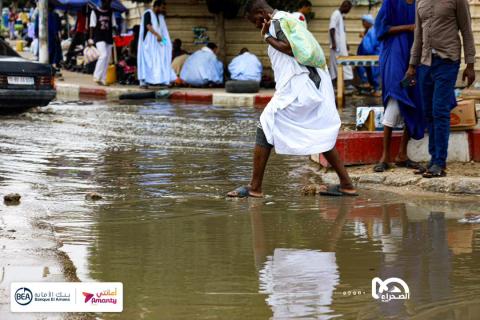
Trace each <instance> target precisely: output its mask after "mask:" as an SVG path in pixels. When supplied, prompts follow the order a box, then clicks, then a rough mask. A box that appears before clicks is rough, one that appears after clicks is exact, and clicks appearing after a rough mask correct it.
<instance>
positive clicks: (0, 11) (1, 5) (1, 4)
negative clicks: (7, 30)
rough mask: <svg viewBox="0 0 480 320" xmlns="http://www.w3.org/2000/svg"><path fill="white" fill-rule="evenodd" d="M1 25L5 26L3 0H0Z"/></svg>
mask: <svg viewBox="0 0 480 320" xmlns="http://www.w3.org/2000/svg"><path fill="white" fill-rule="evenodd" d="M0 26H3V0H0Z"/></svg>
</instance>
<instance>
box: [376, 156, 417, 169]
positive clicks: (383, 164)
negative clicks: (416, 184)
mask: <svg viewBox="0 0 480 320" xmlns="http://www.w3.org/2000/svg"><path fill="white" fill-rule="evenodd" d="M395 165H396V166H397V167H399V168H408V169H415V170H418V169H419V168H420V167H421V165H420V164H419V163H418V162H415V161H412V160H410V159H407V160H404V161H397V162H395ZM388 169H390V165H389V164H388V163H386V162H380V163H377V164H376V165H375V167H373V171H375V172H385V171H387V170H388Z"/></svg>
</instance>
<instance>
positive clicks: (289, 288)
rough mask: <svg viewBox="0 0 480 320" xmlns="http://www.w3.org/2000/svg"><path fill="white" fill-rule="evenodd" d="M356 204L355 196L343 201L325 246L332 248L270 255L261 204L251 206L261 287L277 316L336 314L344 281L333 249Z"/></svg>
mask: <svg viewBox="0 0 480 320" xmlns="http://www.w3.org/2000/svg"><path fill="white" fill-rule="evenodd" d="M346 200H347V199H346ZM348 200H350V199H348ZM353 204H354V201H353V199H352V201H341V202H340V208H339V210H338V214H337V215H336V218H335V221H334V223H333V224H332V226H331V227H330V228H329V231H328V232H327V234H326V237H327V241H326V242H327V243H328V245H327V247H326V248H325V250H326V251H330V252H325V251H320V250H306V249H285V248H275V249H274V250H273V254H272V255H269V256H267V254H268V250H267V249H266V245H265V235H264V224H263V218H262V215H261V212H259V210H258V208H259V207H258V206H253V207H251V222H252V233H253V235H252V239H253V251H254V256H255V264H256V266H257V269H258V270H259V277H260V291H261V292H262V293H265V294H267V295H268V298H267V303H268V305H269V306H270V307H271V309H272V312H273V318H274V319H292V318H298V317H309V318H315V319H322V318H323V317H327V314H328V317H330V316H331V315H332V312H333V310H332V308H331V307H330V306H331V305H332V304H333V298H334V292H335V288H336V286H337V285H338V283H339V281H340V276H339V272H338V266H337V262H336V254H335V252H333V251H334V250H335V247H336V243H337V242H338V240H339V239H340V236H341V234H342V228H343V226H344V224H345V222H346V218H347V216H348V213H349V212H351V209H352V207H353Z"/></svg>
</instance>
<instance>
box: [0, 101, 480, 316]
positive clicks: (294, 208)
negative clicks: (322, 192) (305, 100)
mask: <svg viewBox="0 0 480 320" xmlns="http://www.w3.org/2000/svg"><path fill="white" fill-rule="evenodd" d="M258 115H259V112H258V111H255V110H254V109H251V108H225V107H214V106H199V105H171V104H168V103H154V102H151V103H145V104H131V103H130V104H128V103H124V104H118V103H117V104H106V103H103V102H92V103H88V102H81V103H61V102H59V103H56V104H54V105H52V106H50V107H49V108H47V109H44V111H43V112H32V113H27V114H25V115H23V116H4V117H3V118H2V119H1V121H2V126H1V128H0V150H1V153H0V176H1V177H2V179H1V180H0V184H1V185H2V186H8V185H13V186H15V185H22V186H23V187H22V188H23V189H22V190H28V192H27V191H26V192H27V194H26V197H27V198H28V199H30V200H29V201H30V202H33V203H34V204H35V203H36V204H37V205H36V206H35V205H33V206H31V208H37V209H36V210H41V211H42V212H44V213H46V217H44V218H43V219H44V220H47V221H48V222H49V223H51V224H52V225H54V230H55V234H56V236H57V237H58V238H59V239H60V240H61V241H62V243H63V247H62V248H61V249H62V250H64V251H65V252H66V253H67V254H68V255H69V256H70V258H71V259H72V260H73V262H74V264H75V265H76V267H77V273H78V276H79V278H80V279H81V280H82V281H121V282H123V284H124V291H125V305H124V313H122V314H100V315H98V317H99V318H100V319H168V320H170V319H330V318H339V319H407V318H408V319H462V320H463V319H478V317H479V316H478V315H479V314H480V298H479V296H480V286H479V283H480V273H479V272H478V269H479V267H480V236H479V233H478V231H477V229H478V227H477V226H475V225H464V224H459V223H458V222H457V220H458V219H459V218H461V217H463V215H464V214H465V213H467V212H475V211H478V210H479V208H478V207H479V206H478V201H475V202H472V201H447V200H441V199H440V200H438V199H436V200H429V199H423V200H422V199H417V198H413V197H411V196H410V197H408V198H406V197H401V196H398V195H394V194H389V193H384V192H378V191H373V190H361V196H360V197H358V198H345V199H339V198H333V199H332V198H321V197H305V196H302V195H301V194H300V189H301V187H302V186H303V185H305V184H307V183H310V182H314V181H318V177H317V171H318V167H317V166H316V165H315V164H313V163H311V162H309V161H308V159H307V158H306V157H284V156H273V158H272V161H271V163H270V166H269V168H268V171H267V176H266V181H265V192H266V194H267V197H266V198H265V199H240V200H229V199H225V198H224V194H225V193H226V192H227V191H230V190H231V189H233V188H235V187H237V186H239V185H242V184H246V183H248V176H249V174H250V168H251V147H252V144H253V142H254V130H255V124H256V121H257V118H258ZM92 191H93V192H98V193H100V194H101V195H102V196H103V197H104V199H103V200H101V201H98V202H88V201H86V200H85V194H86V193H87V192H92ZM375 277H379V278H380V279H382V280H386V279H387V278H391V277H395V278H400V279H402V280H404V281H405V283H406V284H407V285H408V287H409V288H408V289H409V299H402V296H401V295H399V293H396V292H395V290H392V289H393V287H392V286H391V285H390V286H389V287H388V289H387V290H388V292H386V291H385V292H384V294H385V293H391V294H392V295H390V296H389V295H386V296H385V297H386V298H389V297H390V299H391V300H390V301H389V302H382V301H381V299H380V300H376V299H374V298H373V297H372V279H373V278H375ZM397 288H399V289H400V291H401V292H400V293H401V294H405V293H406V292H407V291H406V289H405V288H403V287H401V286H400V285H398V283H397ZM380 296H381V293H380ZM403 298H405V296H403Z"/></svg>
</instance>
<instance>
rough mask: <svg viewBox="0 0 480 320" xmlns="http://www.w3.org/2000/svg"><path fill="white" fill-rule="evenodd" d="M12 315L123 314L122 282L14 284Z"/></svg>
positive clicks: (12, 287) (11, 294) (11, 299)
mask: <svg viewBox="0 0 480 320" xmlns="http://www.w3.org/2000/svg"><path fill="white" fill-rule="evenodd" d="M10 289H11V293H10V311H11V312H122V311H123V284H122V283H121V282H14V283H12V284H11V287H10Z"/></svg>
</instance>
